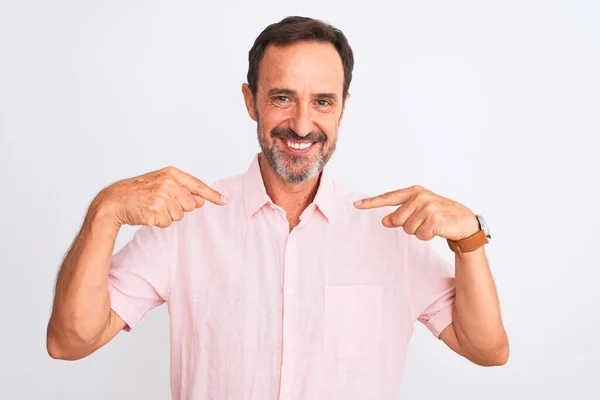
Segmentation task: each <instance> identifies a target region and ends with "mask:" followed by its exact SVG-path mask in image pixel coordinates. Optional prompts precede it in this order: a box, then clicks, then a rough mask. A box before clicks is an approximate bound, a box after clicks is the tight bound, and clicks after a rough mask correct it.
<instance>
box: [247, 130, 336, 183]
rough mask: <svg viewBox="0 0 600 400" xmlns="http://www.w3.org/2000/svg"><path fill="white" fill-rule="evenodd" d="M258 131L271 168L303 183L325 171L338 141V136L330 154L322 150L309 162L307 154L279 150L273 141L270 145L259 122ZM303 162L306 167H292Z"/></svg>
mask: <svg viewBox="0 0 600 400" xmlns="http://www.w3.org/2000/svg"><path fill="white" fill-rule="evenodd" d="M257 133H258V143H259V144H260V148H261V151H262V154H263V155H264V157H265V158H266V159H267V161H268V162H269V165H271V168H273V170H274V171H275V173H276V174H277V175H279V176H280V177H281V178H282V179H284V180H286V181H288V182H291V183H302V182H307V181H309V180H311V179H314V178H316V177H317V175H319V174H320V173H321V171H323V168H324V167H325V164H327V162H328V161H329V159H330V158H331V156H332V155H333V153H334V151H335V147H336V142H337V137H336V141H335V142H334V143H333V146H332V147H331V150H330V151H329V153H328V154H323V151H320V152H319V153H318V154H317V155H316V156H315V157H313V158H312V160H310V161H308V162H307V156H296V155H293V154H286V153H284V152H283V151H281V150H279V149H278V148H277V147H276V145H275V143H273V145H272V146H271V147H269V144H268V142H266V141H265V140H263V139H262V136H261V134H260V131H259V129H258V124H257ZM275 140H277V139H275ZM322 149H323V148H321V150H322ZM302 164H304V165H305V167H304V168H301V169H299V170H298V169H294V168H291V167H293V166H301V165H302ZM307 164H308V165H307Z"/></svg>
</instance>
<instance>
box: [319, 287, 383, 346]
mask: <svg viewBox="0 0 600 400" xmlns="http://www.w3.org/2000/svg"><path fill="white" fill-rule="evenodd" d="M382 315H383V288H382V287H381V286H375V285H328V286H325V292H324V316H323V317H324V321H323V329H324V332H323V350H324V352H325V354H326V355H327V356H331V357H339V358H353V357H359V358H360V357H368V356H370V355H373V354H375V353H376V352H377V350H378V349H379V347H380V344H381V336H382Z"/></svg>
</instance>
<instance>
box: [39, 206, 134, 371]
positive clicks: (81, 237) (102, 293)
mask: <svg viewBox="0 0 600 400" xmlns="http://www.w3.org/2000/svg"><path fill="white" fill-rule="evenodd" d="M118 233H119V226H118V225H117V224H115V223H114V220H113V218H112V214H111V210H110V209H109V207H108V206H106V205H102V204H94V203H93V204H92V205H91V207H90V209H89V211H88V214H87V216H86V218H85V221H84V223H83V225H82V227H81V230H80V232H79V234H78V235H77V237H76V238H75V240H74V242H73V244H72V246H71V249H70V250H69V252H68V253H67V255H66V257H65V259H64V262H63V264H62V266H61V268H60V271H59V273H58V278H57V281H56V289H55V295H54V305H53V309H52V315H51V317H50V321H49V323H48V331H47V343H46V345H47V350H48V354H49V355H50V356H51V357H52V358H57V359H64V360H77V359H80V358H83V357H86V356H88V355H89V354H91V353H93V352H94V351H96V350H97V349H99V348H100V347H102V346H103V345H104V344H106V343H107V342H109V341H110V340H111V339H112V338H113V337H115V336H116V335H117V333H119V332H120V331H121V330H122V329H123V328H124V327H125V322H124V321H123V320H122V319H121V318H120V317H119V316H118V315H117V314H116V313H115V312H114V311H112V310H111V308H110V298H109V292H108V274H109V268H110V261H111V257H112V253H113V249H114V245H115V240H116V238H117V234H118Z"/></svg>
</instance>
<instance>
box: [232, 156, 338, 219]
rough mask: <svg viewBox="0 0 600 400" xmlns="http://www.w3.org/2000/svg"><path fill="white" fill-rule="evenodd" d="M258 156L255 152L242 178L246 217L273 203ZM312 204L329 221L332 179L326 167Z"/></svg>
mask: <svg viewBox="0 0 600 400" xmlns="http://www.w3.org/2000/svg"><path fill="white" fill-rule="evenodd" d="M259 156H260V153H257V154H256V155H255V156H254V158H253V159H252V162H251V163H250V166H249V167H248V170H247V171H246V173H245V174H244V176H243V179H242V182H243V191H244V206H245V208H246V218H248V219H250V218H252V216H253V215H254V214H256V212H257V211H258V210H260V209H261V208H262V207H264V206H265V205H266V204H273V205H274V203H273V201H272V200H271V198H270V197H269V195H268V194H267V190H266V189H265V184H264V181H263V178H262V175H261V173H260V165H259V162H258V159H259ZM313 204H314V205H315V206H316V207H317V208H318V209H319V210H320V211H321V213H322V214H323V215H324V216H325V218H326V219H327V220H328V221H331V217H332V215H333V181H332V180H331V178H330V177H329V174H328V172H327V169H326V168H324V169H323V172H322V173H321V178H320V182H319V188H318V189H317V193H316V195H315V199H314V201H313ZM309 207H310V206H309Z"/></svg>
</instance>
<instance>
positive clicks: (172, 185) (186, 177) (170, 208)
mask: <svg viewBox="0 0 600 400" xmlns="http://www.w3.org/2000/svg"><path fill="white" fill-rule="evenodd" d="M205 200H208V201H210V202H211V203H214V204H217V205H225V204H226V203H227V199H226V198H225V196H223V195H221V194H220V193H219V192H217V191H216V190H214V189H212V188H210V187H209V186H208V185H206V184H205V183H204V182H202V181H201V180H199V179H197V178H195V177H193V176H192V175H190V174H188V173H186V172H183V171H181V170H179V169H177V168H175V167H166V168H163V169H160V170H157V171H152V172H149V173H147V174H144V175H140V176H136V177H134V178H129V179H124V180H122V181H119V182H115V183H113V184H112V185H110V186H108V187H107V188H105V189H103V190H102V191H101V192H100V193H99V194H98V196H96V198H95V199H94V202H93V203H94V204H95V205H97V206H99V207H100V206H106V207H108V208H109V209H110V214H111V215H112V220H113V222H114V223H115V224H116V225H118V226H121V225H149V226H158V227H160V228H165V227H167V226H169V225H171V224H172V223H173V222H174V221H179V220H181V219H183V216H184V213H185V212H188V211H192V210H194V209H196V208H199V207H202V206H203V205H204V201H205Z"/></svg>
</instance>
